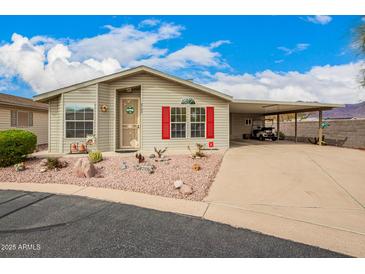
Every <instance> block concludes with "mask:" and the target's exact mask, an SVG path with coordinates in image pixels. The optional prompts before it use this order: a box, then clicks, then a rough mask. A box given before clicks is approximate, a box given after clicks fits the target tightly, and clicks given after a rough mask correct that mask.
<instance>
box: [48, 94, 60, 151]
mask: <svg viewBox="0 0 365 274" xmlns="http://www.w3.org/2000/svg"><path fill="white" fill-rule="evenodd" d="M61 97H62V96H58V97H56V98H54V99H51V100H50V101H49V112H50V113H49V115H50V116H49V132H50V133H49V134H50V136H49V144H48V151H49V152H62V138H61V137H62V127H61V125H62V104H61Z"/></svg>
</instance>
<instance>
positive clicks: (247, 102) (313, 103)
mask: <svg viewBox="0 0 365 274" xmlns="http://www.w3.org/2000/svg"><path fill="white" fill-rule="evenodd" d="M232 103H238V104H266V105H288V106H303V107H304V106H306V107H333V108H341V107H345V105H343V104H327V103H319V102H291V101H271V100H246V99H233V100H232Z"/></svg>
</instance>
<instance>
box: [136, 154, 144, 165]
mask: <svg viewBox="0 0 365 274" xmlns="http://www.w3.org/2000/svg"><path fill="white" fill-rule="evenodd" d="M136 158H137V159H138V163H139V164H140V163H143V162H144V156H143V155H142V154H141V153H136Z"/></svg>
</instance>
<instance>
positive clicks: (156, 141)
mask: <svg viewBox="0 0 365 274" xmlns="http://www.w3.org/2000/svg"><path fill="white" fill-rule="evenodd" d="M138 85H141V86H142V92H141V105H142V109H141V133H142V134H141V139H142V140H140V141H141V143H142V147H141V148H142V150H143V151H144V152H152V151H153V147H154V146H157V147H164V146H167V147H169V148H170V150H186V149H187V146H188V145H194V144H195V143H197V142H200V143H203V144H206V145H207V143H208V141H210V140H207V139H205V138H193V139H189V138H186V139H171V140H162V138H161V107H162V106H164V105H167V106H180V105H181V104H180V102H181V99H182V98H183V97H194V99H195V101H196V106H202V107H205V106H214V108H215V138H214V140H213V141H214V142H215V146H216V148H222V149H223V148H228V146H229V104H228V102H226V101H224V100H223V99H220V98H218V97H216V96H213V95H209V94H207V93H204V92H202V91H199V90H195V89H192V88H189V87H186V86H183V85H180V84H177V83H175V82H172V81H169V80H165V79H162V78H160V77H157V76H152V75H150V74H147V73H140V74H137V75H134V76H130V77H127V78H124V79H121V80H119V81H113V82H111V83H109V86H110V91H111V92H114V91H115V90H116V89H119V88H125V87H130V86H138ZM185 106H186V105H185ZM187 118H188V119H189V117H187ZM189 128H190V127H189V125H188V129H189Z"/></svg>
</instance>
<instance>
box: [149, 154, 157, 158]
mask: <svg viewBox="0 0 365 274" xmlns="http://www.w3.org/2000/svg"><path fill="white" fill-rule="evenodd" d="M155 157H156V155H155V154H153V153H152V154H150V156H149V157H148V158H150V159H153V158H155Z"/></svg>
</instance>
